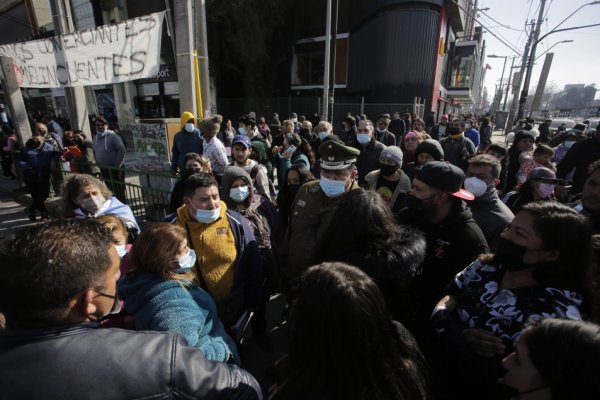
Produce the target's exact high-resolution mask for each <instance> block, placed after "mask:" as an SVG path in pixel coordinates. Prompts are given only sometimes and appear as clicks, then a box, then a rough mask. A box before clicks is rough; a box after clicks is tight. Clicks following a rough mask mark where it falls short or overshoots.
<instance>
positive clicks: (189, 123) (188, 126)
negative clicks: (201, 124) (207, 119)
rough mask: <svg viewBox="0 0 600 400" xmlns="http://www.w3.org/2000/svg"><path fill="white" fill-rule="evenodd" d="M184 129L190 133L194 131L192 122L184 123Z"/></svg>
mask: <svg viewBox="0 0 600 400" xmlns="http://www.w3.org/2000/svg"><path fill="white" fill-rule="evenodd" d="M184 129H185V131H186V132H189V133H192V132H194V124H192V123H191V122H188V123H187V124H185V128H184Z"/></svg>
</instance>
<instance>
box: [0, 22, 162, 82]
mask: <svg viewBox="0 0 600 400" xmlns="http://www.w3.org/2000/svg"><path fill="white" fill-rule="evenodd" d="M164 16H165V12H164V11H161V12H158V13H154V14H150V15H145V16H143V17H138V18H132V19H128V20H126V21H124V22H121V23H119V24H111V25H102V26H99V27H97V28H93V29H88V30H84V31H78V32H73V33H69V34H66V35H61V36H54V37H48V38H44V39H40V40H32V41H29V42H21V43H11V44H5V45H0V55H2V56H7V57H12V59H13V60H14V70H15V73H16V75H17V81H18V82H19V86H20V87H32V88H55V87H71V86H90V85H103V84H111V83H120V82H127V81H131V80H134V79H142V78H147V77H150V76H152V75H156V74H157V73H158V71H159V67H160V44H161V43H160V42H161V36H162V22H163V19H164Z"/></svg>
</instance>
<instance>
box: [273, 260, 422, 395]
mask: <svg viewBox="0 0 600 400" xmlns="http://www.w3.org/2000/svg"><path fill="white" fill-rule="evenodd" d="M296 295H297V297H296V299H297V300H296V302H295V304H294V306H293V308H292V310H291V313H290V334H291V338H290V347H289V355H290V361H291V374H290V377H289V379H288V380H287V381H286V382H285V383H284V385H283V386H282V388H281V391H280V393H279V394H278V396H276V397H275V398H282V399H283V398H285V399H294V398H296V399H304V398H311V399H340V400H341V399H376V400H377V399H423V398H426V392H427V383H426V378H425V376H424V368H425V362H424V360H423V357H422V356H421V354H420V353H419V351H418V350H417V349H416V347H415V346H413V345H411V344H410V341H407V340H403V338H402V337H401V334H400V331H399V330H398V327H397V325H396V323H395V322H393V321H392V319H391V317H390V314H389V312H388V310H387V308H386V305H385V302H384V300H383V297H382V295H381V292H380V290H379V288H378V287H377V285H376V284H375V283H374V282H373V280H372V279H371V278H369V277H368V276H367V275H366V274H365V273H363V272H362V271H360V270H359V269H357V268H355V267H352V266H350V265H347V264H343V263H323V264H320V265H317V266H314V267H311V268H309V269H308V271H306V272H305V274H304V275H303V277H302V279H301V281H300V284H299V286H298V287H297V291H296Z"/></svg>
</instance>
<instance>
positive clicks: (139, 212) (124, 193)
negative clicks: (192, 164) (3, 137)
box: [51, 165, 176, 225]
mask: <svg viewBox="0 0 600 400" xmlns="http://www.w3.org/2000/svg"><path fill="white" fill-rule="evenodd" d="M97 167H99V168H100V170H101V176H99V177H98V178H99V179H101V180H102V181H104V183H105V184H106V186H108V188H109V189H110V190H111V192H112V193H113V195H114V196H115V197H116V198H117V199H119V201H121V202H122V203H123V204H126V205H128V206H129V207H130V208H131V211H132V212H133V215H134V216H135V218H136V219H137V221H138V223H139V224H140V225H143V224H145V223H147V222H155V221H162V220H163V218H164V217H165V216H166V215H167V214H168V209H169V196H170V194H171V187H172V183H173V180H175V179H176V177H174V176H173V175H171V174H169V173H166V172H151V171H141V170H138V169H132V168H119V167H113V166H106V165H97ZM61 172H62V174H58V175H57V174H52V185H51V186H52V187H59V186H60V184H61V182H56V180H57V179H59V178H58V176H61V177H62V179H64V177H66V176H68V175H69V174H71V173H72V172H71V171H66V170H61Z"/></svg>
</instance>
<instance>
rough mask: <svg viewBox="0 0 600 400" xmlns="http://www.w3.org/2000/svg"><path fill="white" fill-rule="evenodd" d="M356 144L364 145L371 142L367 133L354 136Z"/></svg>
mask: <svg viewBox="0 0 600 400" xmlns="http://www.w3.org/2000/svg"><path fill="white" fill-rule="evenodd" d="M356 140H358V143H360V144H362V145H365V144H367V143H369V142H370V141H371V136H370V135H369V134H368V133H359V134H357V135H356Z"/></svg>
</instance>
